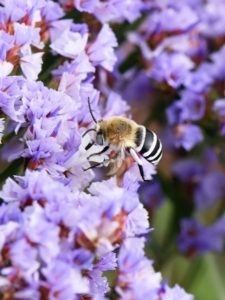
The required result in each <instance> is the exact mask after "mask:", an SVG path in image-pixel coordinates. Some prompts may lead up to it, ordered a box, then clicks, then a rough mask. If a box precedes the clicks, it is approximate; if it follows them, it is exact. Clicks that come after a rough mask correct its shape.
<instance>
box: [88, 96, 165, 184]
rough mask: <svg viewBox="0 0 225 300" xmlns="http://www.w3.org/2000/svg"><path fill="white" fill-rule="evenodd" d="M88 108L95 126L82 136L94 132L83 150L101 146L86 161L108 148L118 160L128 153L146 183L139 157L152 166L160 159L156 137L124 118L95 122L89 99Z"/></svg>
mask: <svg viewBox="0 0 225 300" xmlns="http://www.w3.org/2000/svg"><path fill="white" fill-rule="evenodd" d="M88 107H89V111H90V114H91V116H92V119H93V121H94V122H95V123H96V126H95V128H91V129H88V130H87V131H86V132H85V133H84V134H83V136H85V135H86V134H87V133H88V132H90V131H94V132H95V138H94V140H93V141H92V143H89V144H88V145H87V146H86V147H85V149H86V150H88V149H90V148H91V147H92V146H93V145H94V144H95V145H100V146H103V148H102V150H101V151H99V152H98V153H93V154H91V155H90V156H89V157H88V159H90V158H91V157H92V156H95V155H101V154H103V153H104V152H106V151H107V150H109V149H110V147H112V148H113V149H117V153H118V155H117V156H119V157H120V158H125V153H126V152H128V153H129V154H130V155H131V156H132V157H133V159H134V160H135V161H136V162H137V164H138V167H139V171H140V174H141V177H142V179H143V180H144V181H146V179H145V176H144V170H143V162H142V160H141V158H140V156H142V157H143V158H145V159H146V160H147V161H148V162H150V163H152V164H154V165H156V164H157V163H158V162H159V161H160V159H161V157H162V144H161V142H160V140H159V138H158V137H157V135H156V134H155V133H154V132H153V131H151V130H149V129H147V128H146V127H144V126H142V125H138V124H137V123H136V122H134V121H133V120H130V119H127V118H125V117H119V116H114V117H109V118H106V119H103V120H99V121H97V120H96V118H95V117H94V115H93V111H92V109H91V105H90V100H89V99H88ZM114 159H115V158H114ZM112 160H113V159H112ZM101 165H103V164H102V163H98V164H96V165H94V166H92V167H90V168H94V167H97V166H101Z"/></svg>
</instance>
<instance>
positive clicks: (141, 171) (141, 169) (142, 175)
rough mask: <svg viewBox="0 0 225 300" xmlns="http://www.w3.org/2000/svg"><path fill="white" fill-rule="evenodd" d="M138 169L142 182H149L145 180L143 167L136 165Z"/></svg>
mask: <svg viewBox="0 0 225 300" xmlns="http://www.w3.org/2000/svg"><path fill="white" fill-rule="evenodd" d="M138 168H139V172H140V174H141V177H142V179H143V181H146V182H147V181H150V180H149V179H145V175H144V169H143V166H141V165H139V164H138Z"/></svg>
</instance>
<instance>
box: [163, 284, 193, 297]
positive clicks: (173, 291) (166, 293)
mask: <svg viewBox="0 0 225 300" xmlns="http://www.w3.org/2000/svg"><path fill="white" fill-rule="evenodd" d="M159 300H194V297H193V296H192V295H191V294H187V293H186V292H185V291H184V289H182V288H181V287H180V286H178V285H177V284H176V285H175V286H174V287H173V288H170V287H169V286H168V285H166V286H165V285H164V286H163V288H162V289H161V292H160V293H159Z"/></svg>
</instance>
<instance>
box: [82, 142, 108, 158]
mask: <svg viewBox="0 0 225 300" xmlns="http://www.w3.org/2000/svg"><path fill="white" fill-rule="evenodd" d="M108 149H109V145H106V146H105V147H104V148H103V149H102V150H101V151H99V152H97V153H92V154H91V155H89V156H88V158H87V159H90V157H92V156H95V155H100V154H102V153H104V152H106V151H107V150H108Z"/></svg>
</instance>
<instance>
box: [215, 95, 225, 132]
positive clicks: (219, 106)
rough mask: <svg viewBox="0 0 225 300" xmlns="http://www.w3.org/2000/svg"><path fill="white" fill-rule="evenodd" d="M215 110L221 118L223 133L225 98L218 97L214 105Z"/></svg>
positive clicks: (224, 130) (224, 126)
mask: <svg viewBox="0 0 225 300" xmlns="http://www.w3.org/2000/svg"><path fill="white" fill-rule="evenodd" d="M213 110H214V111H215V113H216V114H217V116H218V118H219V122H220V126H221V129H220V133H221V134H222V135H224V134H225V121H224V117H225V99H218V100H216V101H215V103H214V105H213Z"/></svg>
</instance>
